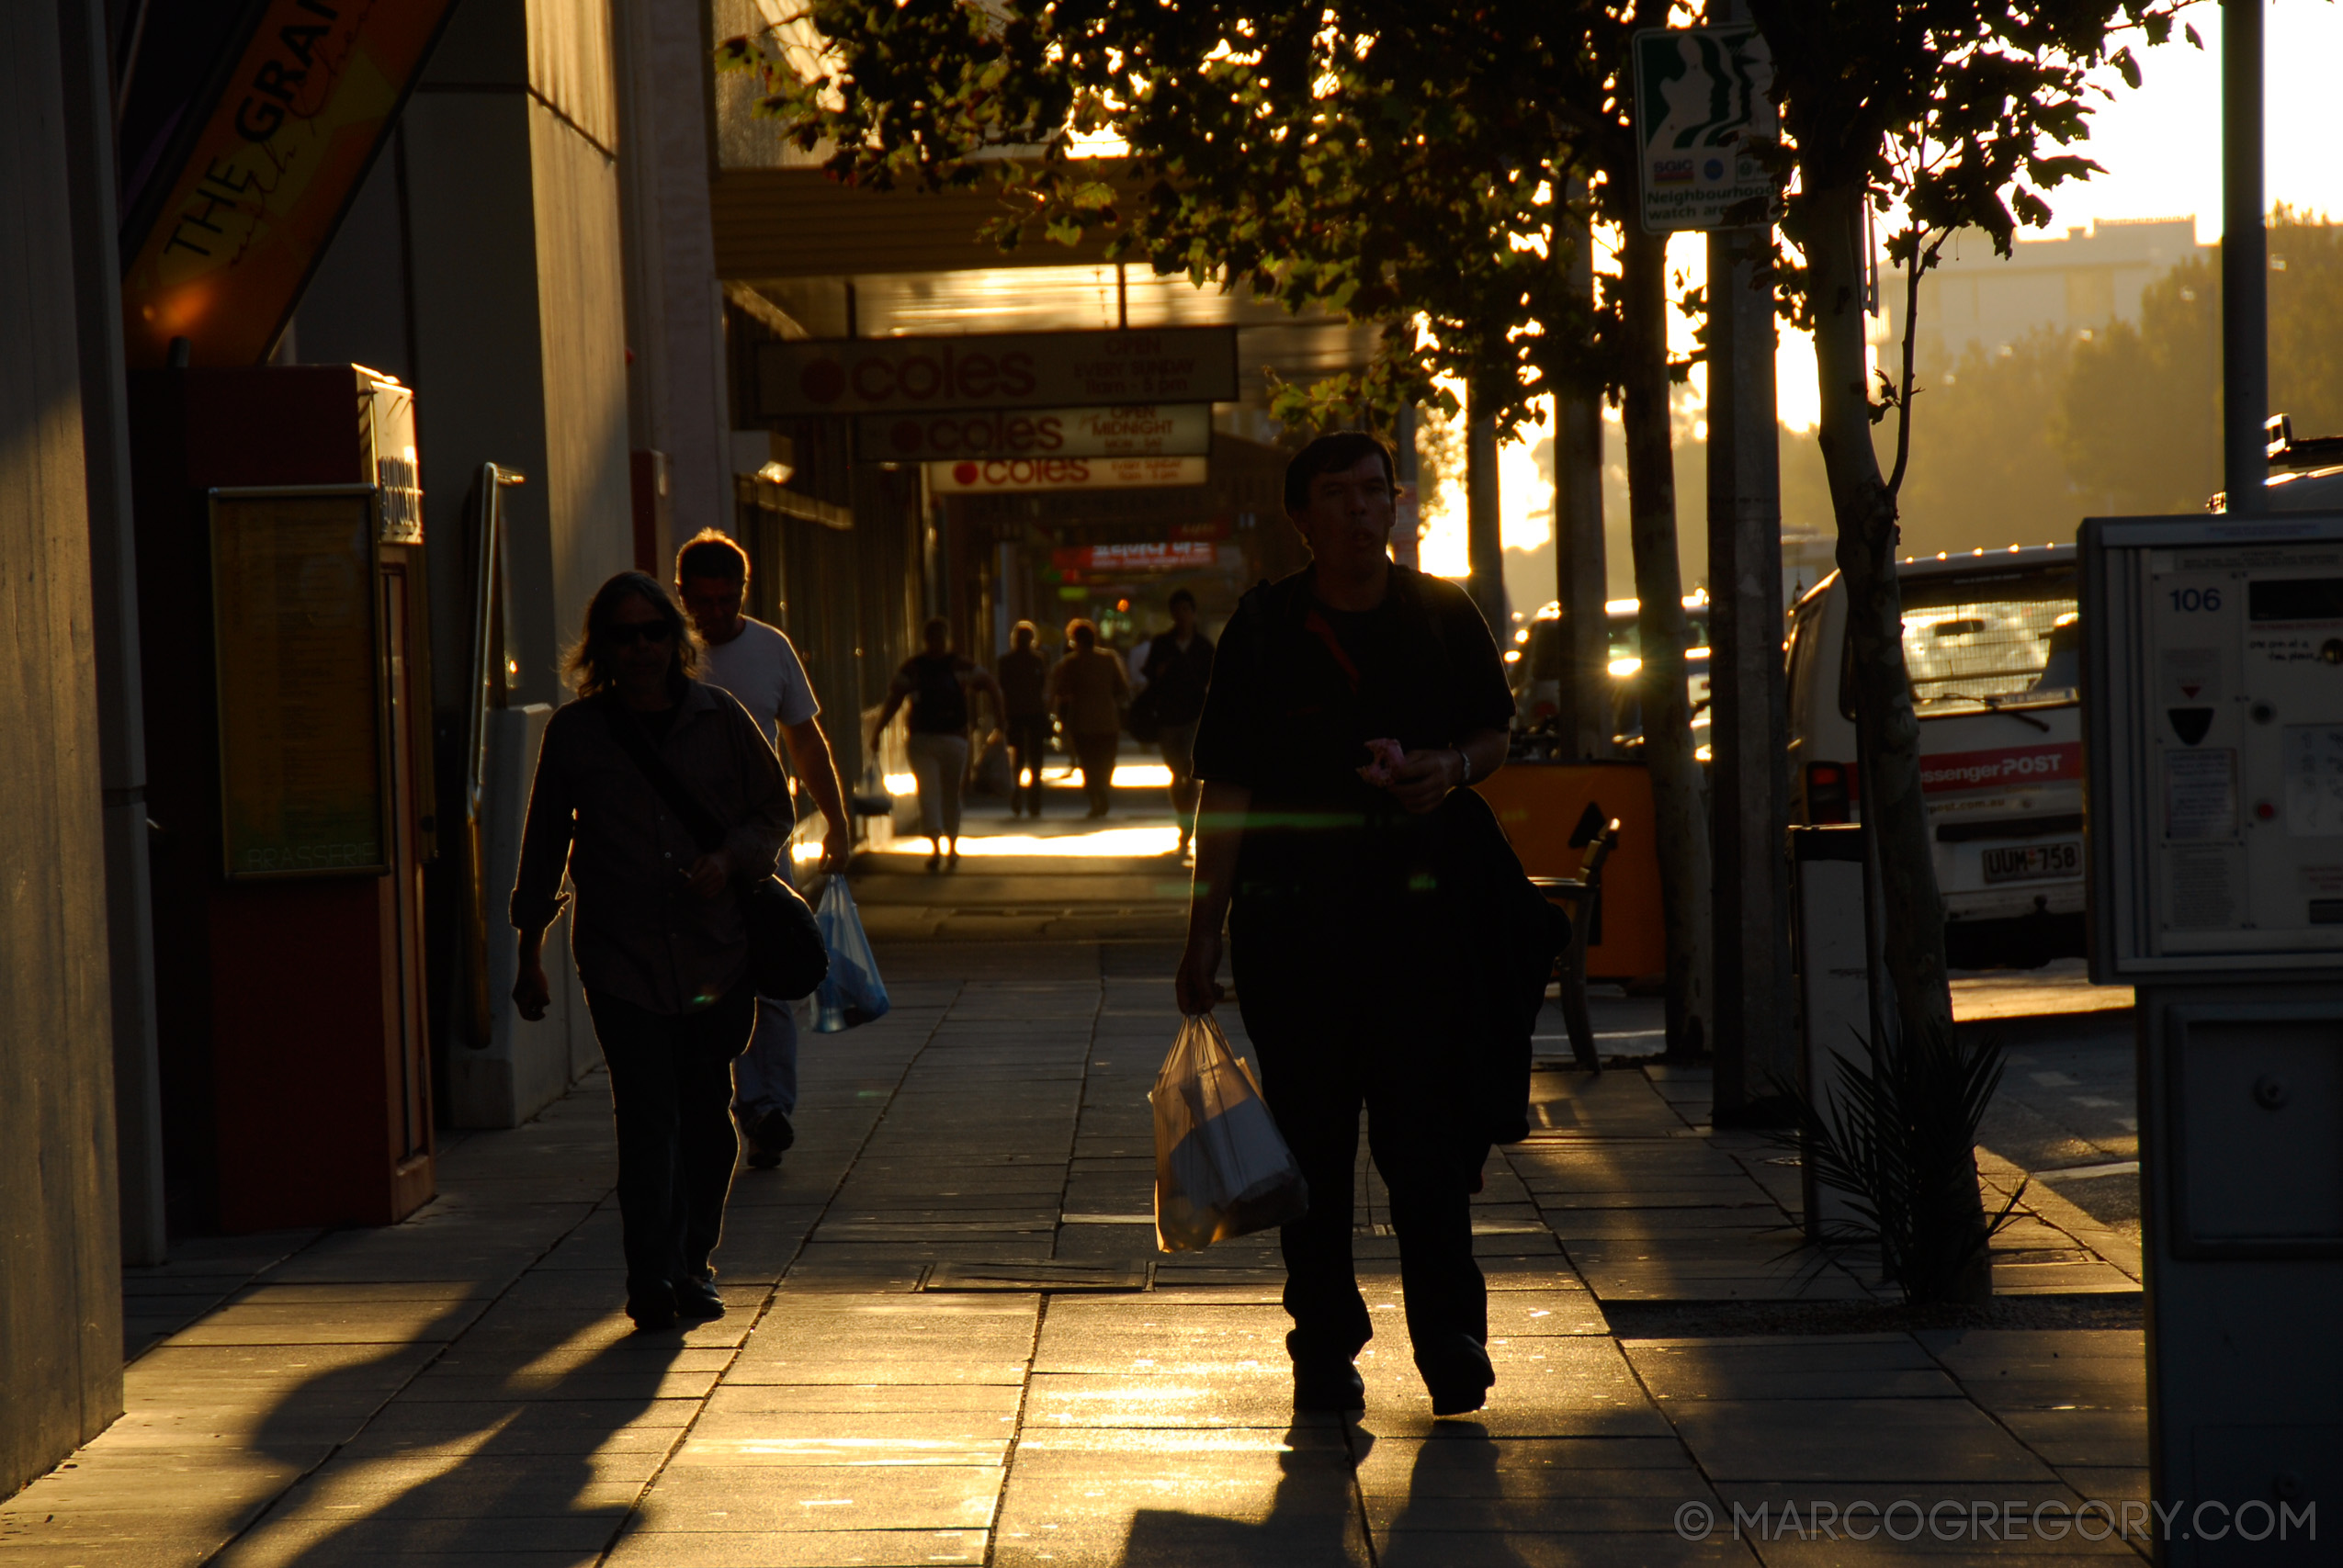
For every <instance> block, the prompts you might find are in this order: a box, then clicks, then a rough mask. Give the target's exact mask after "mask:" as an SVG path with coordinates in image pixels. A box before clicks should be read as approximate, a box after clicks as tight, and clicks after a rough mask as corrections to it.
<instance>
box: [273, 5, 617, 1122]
mask: <svg viewBox="0 0 2343 1568" xmlns="http://www.w3.org/2000/svg"><path fill="white" fill-rule="evenodd" d="M613 72H614V53H613V43H612V32H611V17H610V13H609V9H608V6H607V4H606V0H464V4H463V5H462V6H458V8H457V11H456V14H455V17H454V18H453V19H452V20H451V21H450V22H449V24H448V28H447V34H446V36H445V37H444V38H443V39H441V41H440V45H439V48H438V51H436V54H435V55H434V56H433V59H432V62H431V65H430V68H429V70H428V71H427V72H426V73H425V74H424V80H423V81H422V82H421V83H420V84H418V85H417V88H416V92H415V95H414V96H413V99H411V100H410V102H409V105H408V107H407V111H406V114H405V117H404V124H403V125H402V130H401V139H402V149H401V151H402V159H401V163H400V166H399V169H400V175H401V178H400V180H399V186H400V194H401V197H402V203H403V212H404V221H405V237H406V250H407V254H408V256H409V258H410V264H409V267H408V271H407V276H406V288H405V295H406V301H405V303H406V312H407V314H406V320H407V321H408V332H409V334H410V338H411V341H412V344H413V380H414V384H415V388H416V398H415V407H416V411H417V418H418V422H419V423H420V425H421V430H420V435H421V441H420V445H421V447H422V457H423V469H424V495H425V502H424V504H425V508H426V527H427V528H428V530H429V532H430V536H431V540H432V547H431V562H432V567H431V571H432V604H433V628H434V629H433V638H434V646H433V649H432V654H433V684H434V686H435V688H436V702H437V705H438V706H439V707H440V708H441V709H442V710H443V711H446V712H458V713H459V712H461V711H462V710H463V705H464V702H465V700H466V696H467V691H466V688H467V686H468V684H469V682H470V603H471V592H472V588H471V581H470V579H471V570H472V565H471V556H470V553H469V552H468V551H467V550H466V549H465V547H464V545H465V541H466V540H467V538H468V537H469V531H470V520H469V519H468V518H467V517H466V515H465V513H464V500H465V497H466V495H467V494H468V493H469V491H470V488H471V485H472V482H473V479H474V478H475V476H476V475H477V474H478V473H479V471H480V467H481V464H482V463H484V462H495V463H499V464H502V465H504V466H505V467H507V468H514V469H517V470H518V471H520V472H521V473H522V474H524V475H526V479H527V482H526V483H525V484H522V485H520V486H518V487H516V488H514V489H510V490H507V491H505V492H504V508H505V515H506V519H507V528H508V530H509V532H508V535H507V542H508V555H507V568H508V570H509V571H510V573H511V585H512V597H511V604H512V606H513V631H514V642H515V645H516V649H517V651H516V654H515V657H516V658H517V659H518V660H519V662H520V666H521V669H520V676H519V680H518V682H517V685H516V688H515V690H514V692H513V693H512V694H511V702H512V704H513V705H514V706H515V707H519V706H521V705H526V704H547V705H554V704H559V703H560V702H561V701H562V700H563V699H564V698H565V697H566V696H567V692H566V691H565V689H564V688H563V686H562V683H561V675H560V660H561V655H562V652H563V650H564V649H565V648H566V647H567V646H568V644H569V642H570V640H571V639H572V637H575V636H576V635H577V630H578V626H579V619H580V617H581V615H583V611H584V608H585V604H586V601H587V599H588V598H589V597H590V596H591V595H592V593H593V592H594V589H595V588H597V587H598V586H600V584H601V583H602V581H604V580H605V579H606V578H607V577H609V576H610V575H611V574H612V573H613V572H617V571H622V570H626V569H628V567H630V566H632V565H633V564H634V528H633V517H632V508H631V506H630V503H629V496H628V387H627V365H626V356H627V336H626V326H625V323H626V319H627V305H626V288H625V276H626V269H625V264H624V261H623V257H622V246H623V243H624V236H623V231H622V226H621V221H620V199H619V178H618V147H619V141H618V110H617V93H616V89H615V85H614V79H613ZM310 317H311V311H310V310H308V309H307V308H306V307H305V308H304V311H303V316H302V331H303V334H304V341H305V342H306V341H308V340H309V339H310V337H311V335H313V334H312V327H311V319H310ZM457 733H461V730H460V728H459V729H458V731H457ZM523 753H526V754H523ZM510 764H511V765H509V766H503V765H500V766H499V767H498V768H497V769H495V770H492V786H493V787H494V788H495V789H496V790H497V791H498V793H499V797H500V798H499V799H497V800H492V801H491V802H490V803H489V809H490V813H491V816H492V818H498V816H499V814H505V813H509V812H511V811H513V810H515V809H516V808H517V797H518V796H520V795H524V794H525V793H526V790H527V788H528V784H529V780H530V777H531V775H532V774H533V773H534V771H535V767H536V757H535V754H534V752H531V751H526V747H525V746H523V747H521V748H520V749H519V750H517V751H516V752H515V755H514V756H513V757H512V758H511V759H510ZM509 891H510V886H509V884H508V885H507V886H504V887H497V886H490V887H489V889H488V907H489V909H490V912H491V917H492V919H491V928H492V929H491V931H490V941H491V942H492V944H502V943H504V942H509V941H510V940H511V937H510V932H509V931H508V930H507V929H506V928H505V927H504V924H503V920H502V912H503V910H504V904H505V897H506V895H507V894H508V893H509ZM563 934H564V932H563V930H562V929H561V928H557V930H556V931H555V932H554V933H553V935H552V937H551V938H550V939H549V942H548V945H547V952H546V966H547V972H548V974H549V976H551V978H552V979H553V982H554V985H555V987H556V1002H557V1005H556V1007H555V1010H554V1011H553V1012H552V1013H551V1014H550V1015H549V1017H548V1019H547V1021H545V1022H542V1023H537V1024H528V1023H522V1024H518V1025H517V1026H512V1025H511V1024H510V1021H509V1019H508V1018H504V1017H501V1016H500V1018H499V1020H498V1021H497V1022H496V1025H495V1027H496V1031H497V1032H498V1038H500V1039H504V1040H506V1041H507V1042H508V1046H507V1048H504V1049H503V1052H502V1055H501V1056H500V1057H499V1060H498V1062H497V1063H496V1064H494V1065H490V1064H486V1063H481V1062H477V1061H474V1060H472V1059H470V1058H467V1057H465V1056H464V1055H463V1053H465V1052H467V1051H469V1050H470V1047H468V1046H466V1045H464V1044H462V1043H453V1044H451V1045H450V1046H449V1047H448V1050H449V1053H450V1057H449V1073H448V1082H449V1084H450V1087H451V1090H460V1092H453V1093H451V1100H452V1101H453V1103H454V1104H455V1107H456V1111H457V1120H458V1123H459V1124H461V1125H466V1126H479V1125H489V1126H498V1125H512V1124H514V1123H515V1122H519V1121H523V1120H526V1118H527V1117H528V1116H530V1115H532V1114H534V1113H535V1111H537V1110H538V1109H539V1107H540V1106H541V1105H542V1104H543V1103H544V1100H545V1099H546V1098H548V1097H549V1094H550V1093H551V1092H553V1091H554V1089H556V1088H558V1086H559V1085H560V1084H561V1083H563V1082H566V1081H567V1080H568V1078H569V1077H574V1076H575V1074H576V1073H577V1072H578V1071H581V1070H583V1066H586V1065H590V1064H591V1063H592V1062H593V1061H594V1059H595V1053H594V1036H593V1030H592V1026H591V1024H590V1023H589V1022H588V1021H587V1017H586V1012H585V1008H584V1005H583V998H582V997H581V996H580V995H579V994H578V991H577V987H576V978H575V973H574V970H573V969H572V966H571V965H570V964H568V962H567V961H566V957H565V956H564V955H563V954H562V953H559V952H557V948H558V947H559V945H560V942H561V941H562V937H563ZM494 957H495V955H494V954H492V958H494ZM500 961H501V960H500ZM494 1001H495V1004H496V1006H497V1008H498V1010H499V1012H500V1015H501V1014H503V1013H504V1010H506V1009H507V1008H508V1007H509V1004H508V1003H507V1002H506V1001H505V999H504V998H503V997H502V996H501V995H498V996H496V997H495V998H494ZM491 1055H497V1053H491ZM474 1067H480V1068H481V1069H482V1070H481V1071H478V1072H475V1071H473V1070H472V1069H473V1068H474Z"/></svg>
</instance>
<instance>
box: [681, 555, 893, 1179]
mask: <svg viewBox="0 0 2343 1568" xmlns="http://www.w3.org/2000/svg"><path fill="white" fill-rule="evenodd" d="M748 588H749V557H748V552H747V551H746V550H743V549H742V548H741V547H740V546H739V545H738V544H736V543H734V542H733V540H732V539H731V537H730V536H729V535H725V534H720V533H719V532H717V531H716V530H715V529H713V528H706V529H702V530H701V531H700V533H699V534H698V535H696V536H695V537H694V538H693V539H692V540H691V542H690V543H688V544H686V545H685V546H684V547H683V548H682V549H680V550H678V551H676V552H675V589H676V592H678V593H680V594H681V595H682V596H683V601H684V608H685V611H687V612H688V613H689V614H690V615H691V617H692V626H693V628H694V629H695V630H696V631H697V632H698V633H699V635H700V641H701V642H702V643H704V644H706V645H707V651H706V652H705V653H704V654H703V655H702V657H703V658H704V659H705V660H706V666H707V667H706V668H705V669H704V670H703V671H702V672H701V673H702V675H703V676H704V678H705V679H706V680H707V683H708V684H709V685H711V686H716V687H719V688H721V689H722V690H724V691H726V692H729V693H730V694H731V695H732V697H733V698H734V700H736V701H737V702H739V704H740V705H741V706H742V707H744V708H746V709H748V710H749V716H750V717H751V718H753V719H755V720H756V722H757V725H758V727H759V728H762V729H763V730H764V740H765V744H766V745H768V746H773V747H775V749H776V750H787V753H788V758H789V768H790V771H791V772H792V773H795V774H796V775H797V778H798V784H800V785H802V786H803V788H804V789H805V792H806V793H807V794H808V795H811V796H812V797H813V803H814V805H815V806H817V807H820V808H821V818H822V825H823V831H822V839H821V863H822V869H823V870H825V871H829V872H832V873H838V874H843V872H844V871H845V869H846V857H847V856H848V855H849V854H851V853H852V852H853V851H854V834H853V829H852V828H851V826H850V825H849V823H848V819H847V817H846V795H845V792H844V791H843V789H841V788H840V787H839V784H838V763H837V761H836V760H835V759H834V758H833V757H832V754H831V750H830V738H829V737H828V736H827V735H824V734H823V733H822V730H821V717H820V715H821V705H820V704H819V703H817V702H815V700H814V695H813V684H812V682H809V681H808V680H807V679H806V671H805V666H804V665H803V664H802V663H800V662H798V650H797V649H795V648H792V647H791V646H790V645H789V639H788V637H787V636H786V635H785V634H784V633H783V632H782V630H781V628H780V627H778V626H767V625H765V624H764V622H763V621H760V620H758V619H757V618H756V617H754V616H753V615H745V614H743V613H742V609H741V605H742V602H743V600H745V598H746V597H747V595H748ZM781 874H782V875H783V876H785V877H786V876H787V875H788V874H789V868H788V866H787V864H786V863H785V864H784V865H783V867H782V872H781ZM732 1077H733V1099H732V1113H733V1115H734V1116H735V1117H736V1118H737V1119H738V1120H739V1122H740V1124H741V1134H742V1136H744V1137H745V1138H746V1139H747V1140H748V1145H749V1164H751V1165H753V1166H755V1167H757V1168H759V1169H768V1170H769V1169H771V1168H773V1167H775V1166H776V1165H779V1164H780V1163H781V1156H782V1155H783V1154H784V1153H785V1152H786V1151H787V1149H788V1147H789V1145H791V1144H793V1143H795V1142H797V1136H798V1134H797V1128H796V1125H795V1124H794V1123H793V1122H791V1121H790V1117H791V1116H793V1115H794V1114H796V1112H797V1109H798V1024H797V1015H796V1013H795V1012H794V1010H792V1009H791V1008H790V1006H789V1004H788V1003H787V1002H785V1001H778V1000H775V999H772V998H767V999H766V1000H765V1003H764V1006H762V1007H760V1008H758V1009H757V1014H756V1033H755V1035H754V1036H753V1038H752V1039H751V1040H750V1042H749V1048H748V1050H747V1051H746V1052H745V1053H743V1054H742V1055H741V1058H740V1060H739V1061H737V1062H735V1063H734V1064H733V1066H732Z"/></svg>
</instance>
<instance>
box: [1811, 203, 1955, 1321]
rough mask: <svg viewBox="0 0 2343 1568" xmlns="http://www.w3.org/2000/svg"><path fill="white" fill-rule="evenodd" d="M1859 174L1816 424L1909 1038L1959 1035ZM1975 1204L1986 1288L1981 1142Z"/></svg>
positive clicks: (1839, 256) (1836, 224)
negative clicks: (1870, 321)
mask: <svg viewBox="0 0 2343 1568" xmlns="http://www.w3.org/2000/svg"><path fill="white" fill-rule="evenodd" d="M1862 201H1863V192H1862V186H1861V185H1860V184H1859V183H1853V182H1850V183H1845V184H1839V185H1833V186H1823V187H1820V188H1817V189H1813V190H1810V191H1809V192H1808V194H1807V196H1806V197H1805V208H1806V210H1807V213H1808V215H1809V220H1810V223H1811V229H1810V238H1809V241H1808V243H1807V262H1808V265H1809V267H1810V269H1811V270H1810V276H1809V286H1810V288H1811V289H1812V299H1813V303H1814V312H1815V359H1816V364H1817V377H1818V379H1819V381H1820V390H1821V394H1822V421H1821V424H1820V426H1819V427H1818V429H1817V432H1816V434H1817V440H1818V441H1819V444H1820V446H1821V447H1822V459H1823V467H1824V468H1825V470H1826V471H1827V472H1828V476H1829V481H1830V503H1831V509H1832V511H1833V512H1834V513H1837V515H1838V522H1839V549H1838V558H1839V571H1840V572H1841V573H1842V574H1843V575H1844V577H1845V580H1846V588H1847V626H1848V636H1849V649H1848V653H1849V657H1850V659H1851V661H1852V663H1853V666H1854V685H1855V710H1856V720H1857V727H1858V729H1859V731H1860V733H1861V734H1862V755H1861V756H1860V757H1859V758H1858V759H1857V764H1858V766H1857V777H1858V787H1859V789H1860V791H1861V795H1862V815H1863V816H1864V817H1865V818H1868V819H1869V820H1870V822H1871V824H1872V832H1873V836H1874V840H1875V841H1876V843H1877V844H1878V847H1879V863H1880V884H1881V891H1882V899H1881V912H1882V915H1883V917H1884V919H1885V927H1886V930H1885V941H1884V942H1883V943H1882V945H1883V946H1884V947H1885V951H1886V966H1887V976H1888V980H1889V983H1890V985H1891V986H1892V987H1893V988H1894V991H1895V1016H1896V1022H1897V1023H1898V1024H1899V1025H1900V1027H1901V1031H1902V1038H1903V1041H1904V1043H1905V1044H1906V1046H1907V1049H1914V1050H1919V1049H1930V1048H1944V1049H1950V1048H1951V1047H1952V1042H1953V1038H1954V1036H1953V1029H1952V992H1951V990H1950V988H1949V987H1948V986H1947V983H1946V979H1945V972H1944V971H1945V964H1944V901H1943V898H1942V897H1941V895H1940V894H1939V892H1938V891H1937V886H1936V861H1935V856H1934V853H1933V852H1932V849H1931V847H1930V837H1929V821H1928V807H1927V804H1926V802H1925V801H1923V800H1922V798H1921V795H1920V727H1919V718H1918V716H1916V715H1915V714H1914V712H1913V710H1912V685H1911V677H1910V675H1909V673H1908V672H1907V671H1906V669H1905V665H1904V617H1903V604H1902V598H1901V595H1900V593H1899V592H1898V589H1897V585H1896V539H1897V533H1896V498H1895V497H1894V496H1893V495H1891V494H1889V493H1888V491H1887V485H1886V482H1885V479H1882V477H1881V475H1880V471H1879V457H1878V454H1877V453H1876V452H1875V451H1874V450H1873V446H1872V420H1871V414H1872V410H1871V400H1870V393H1869V373H1868V364H1867V361H1866V359H1865V355H1864V349H1863V269H1864V258H1863V257H1862V254H1861V241H1860V240H1859V238H1858V236H1860V235H1861V234H1862V232H1863V223H1862ZM1966 1193H1967V1200H1966V1203H1965V1204H1964V1210H1965V1211H1966V1212H1967V1213H1971V1214H1973V1215H1974V1224H1975V1232H1974V1233H1973V1239H1974V1241H1975V1258H1974V1259H1973V1260H1972V1262H1971V1265H1970V1267H1969V1268H1968V1269H1967V1270H1966V1271H1965V1272H1964V1277H1963V1279H1962V1280H1961V1282H1960V1283H1959V1284H1958V1285H1957V1286H1956V1287H1955V1294H1956V1297H1957V1298H1958V1299H1964V1300H1989V1299H1990V1297H1991V1293H1992V1275H1991V1271H1990V1268H1989V1266H1988V1263H1987V1260H1986V1253H1985V1247H1984V1239H1985V1238H1984V1236H1983V1234H1982V1233H1983V1230H1984V1225H1985V1214H1984V1210H1983V1207H1982V1205H1981V1204H1980V1203H1979V1201H1978V1199H1977V1191H1976V1182H1975V1168H1974V1156H1973V1157H1972V1166H1971V1174H1970V1180H1969V1182H1968V1185H1967V1188H1966Z"/></svg>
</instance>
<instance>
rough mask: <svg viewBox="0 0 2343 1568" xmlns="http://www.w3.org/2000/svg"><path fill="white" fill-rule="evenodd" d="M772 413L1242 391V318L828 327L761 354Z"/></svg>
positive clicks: (762, 396)
mask: <svg viewBox="0 0 2343 1568" xmlns="http://www.w3.org/2000/svg"><path fill="white" fill-rule="evenodd" d="M756 368H757V400H758V403H759V410H760V412H762V413H763V414H764V417H765V418H767V419H777V418H785V417H804V416H806V415H809V414H902V413H913V414H917V413H934V412H945V411H948V410H955V409H1065V408H1083V407H1089V408H1099V407H1126V406H1129V405H1131V404H1135V403H1212V402H1233V401H1234V400H1236V397H1237V333H1236V329H1235V328H1233V327H1167V328H1164V329H1162V330H1160V331H1157V332H1104V333H998V334H994V335H990V336H981V337H883V338H829V339H819V340H814V341H809V342H801V343H768V344H764V345H763V346H762V347H761V348H760V349H759V351H758V354H757V367H756Z"/></svg>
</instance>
